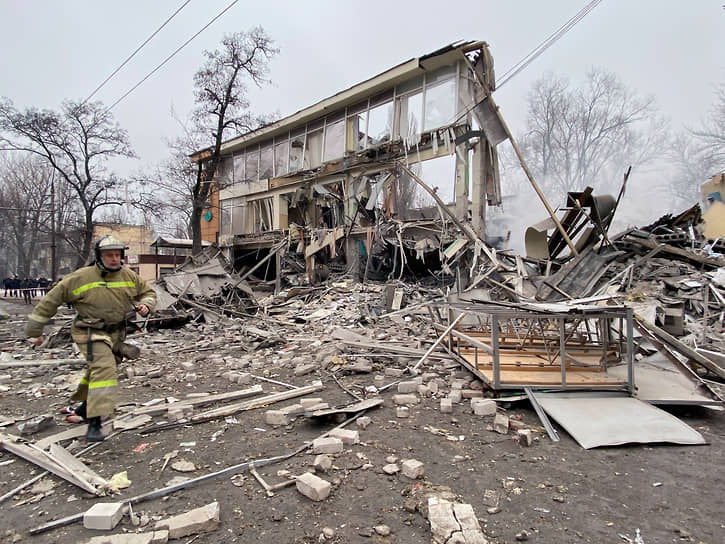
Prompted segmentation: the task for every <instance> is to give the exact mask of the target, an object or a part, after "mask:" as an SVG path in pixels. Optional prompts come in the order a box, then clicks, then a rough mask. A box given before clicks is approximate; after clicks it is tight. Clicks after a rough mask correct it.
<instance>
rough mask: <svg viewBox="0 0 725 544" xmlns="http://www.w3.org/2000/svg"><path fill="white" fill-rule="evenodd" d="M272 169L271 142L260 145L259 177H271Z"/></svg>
mask: <svg viewBox="0 0 725 544" xmlns="http://www.w3.org/2000/svg"><path fill="white" fill-rule="evenodd" d="M273 171H274V155H273V150H272V144H271V143H269V144H267V145H265V146H262V149H261V151H260V154H259V179H268V178H271V177H272V175H273Z"/></svg>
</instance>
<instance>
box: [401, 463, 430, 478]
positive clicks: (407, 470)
mask: <svg viewBox="0 0 725 544" xmlns="http://www.w3.org/2000/svg"><path fill="white" fill-rule="evenodd" d="M400 470H401V471H402V473H403V476H407V477H408V478H411V479H413V480H417V479H418V478H420V477H421V476H423V474H424V472H425V466H424V465H423V463H421V462H420V461H418V460H417V459H406V460H405V461H403V462H402V463H401V465H400Z"/></svg>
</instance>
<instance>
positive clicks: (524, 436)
mask: <svg viewBox="0 0 725 544" xmlns="http://www.w3.org/2000/svg"><path fill="white" fill-rule="evenodd" d="M516 436H518V437H519V444H521V445H522V446H525V447H527V448H528V447H529V446H531V444H533V443H534V435H533V433H532V432H531V429H519V430H518V431H516Z"/></svg>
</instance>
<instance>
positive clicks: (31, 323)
mask: <svg viewBox="0 0 725 544" xmlns="http://www.w3.org/2000/svg"><path fill="white" fill-rule="evenodd" d="M43 327H45V324H44V323H39V322H37V321H35V320H34V319H28V322H27V323H26V324H25V336H27V337H28V338H37V337H39V336H42V335H43Z"/></svg>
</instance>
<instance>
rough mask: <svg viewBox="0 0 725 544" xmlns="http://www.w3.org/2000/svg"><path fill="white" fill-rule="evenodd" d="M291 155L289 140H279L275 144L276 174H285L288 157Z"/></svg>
mask: <svg viewBox="0 0 725 544" xmlns="http://www.w3.org/2000/svg"><path fill="white" fill-rule="evenodd" d="M288 157H289V141H288V140H285V141H284V142H277V143H276V144H275V145H274V175H275V176H283V175H284V174H286V173H287V171H288V170H287V159H288Z"/></svg>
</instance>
